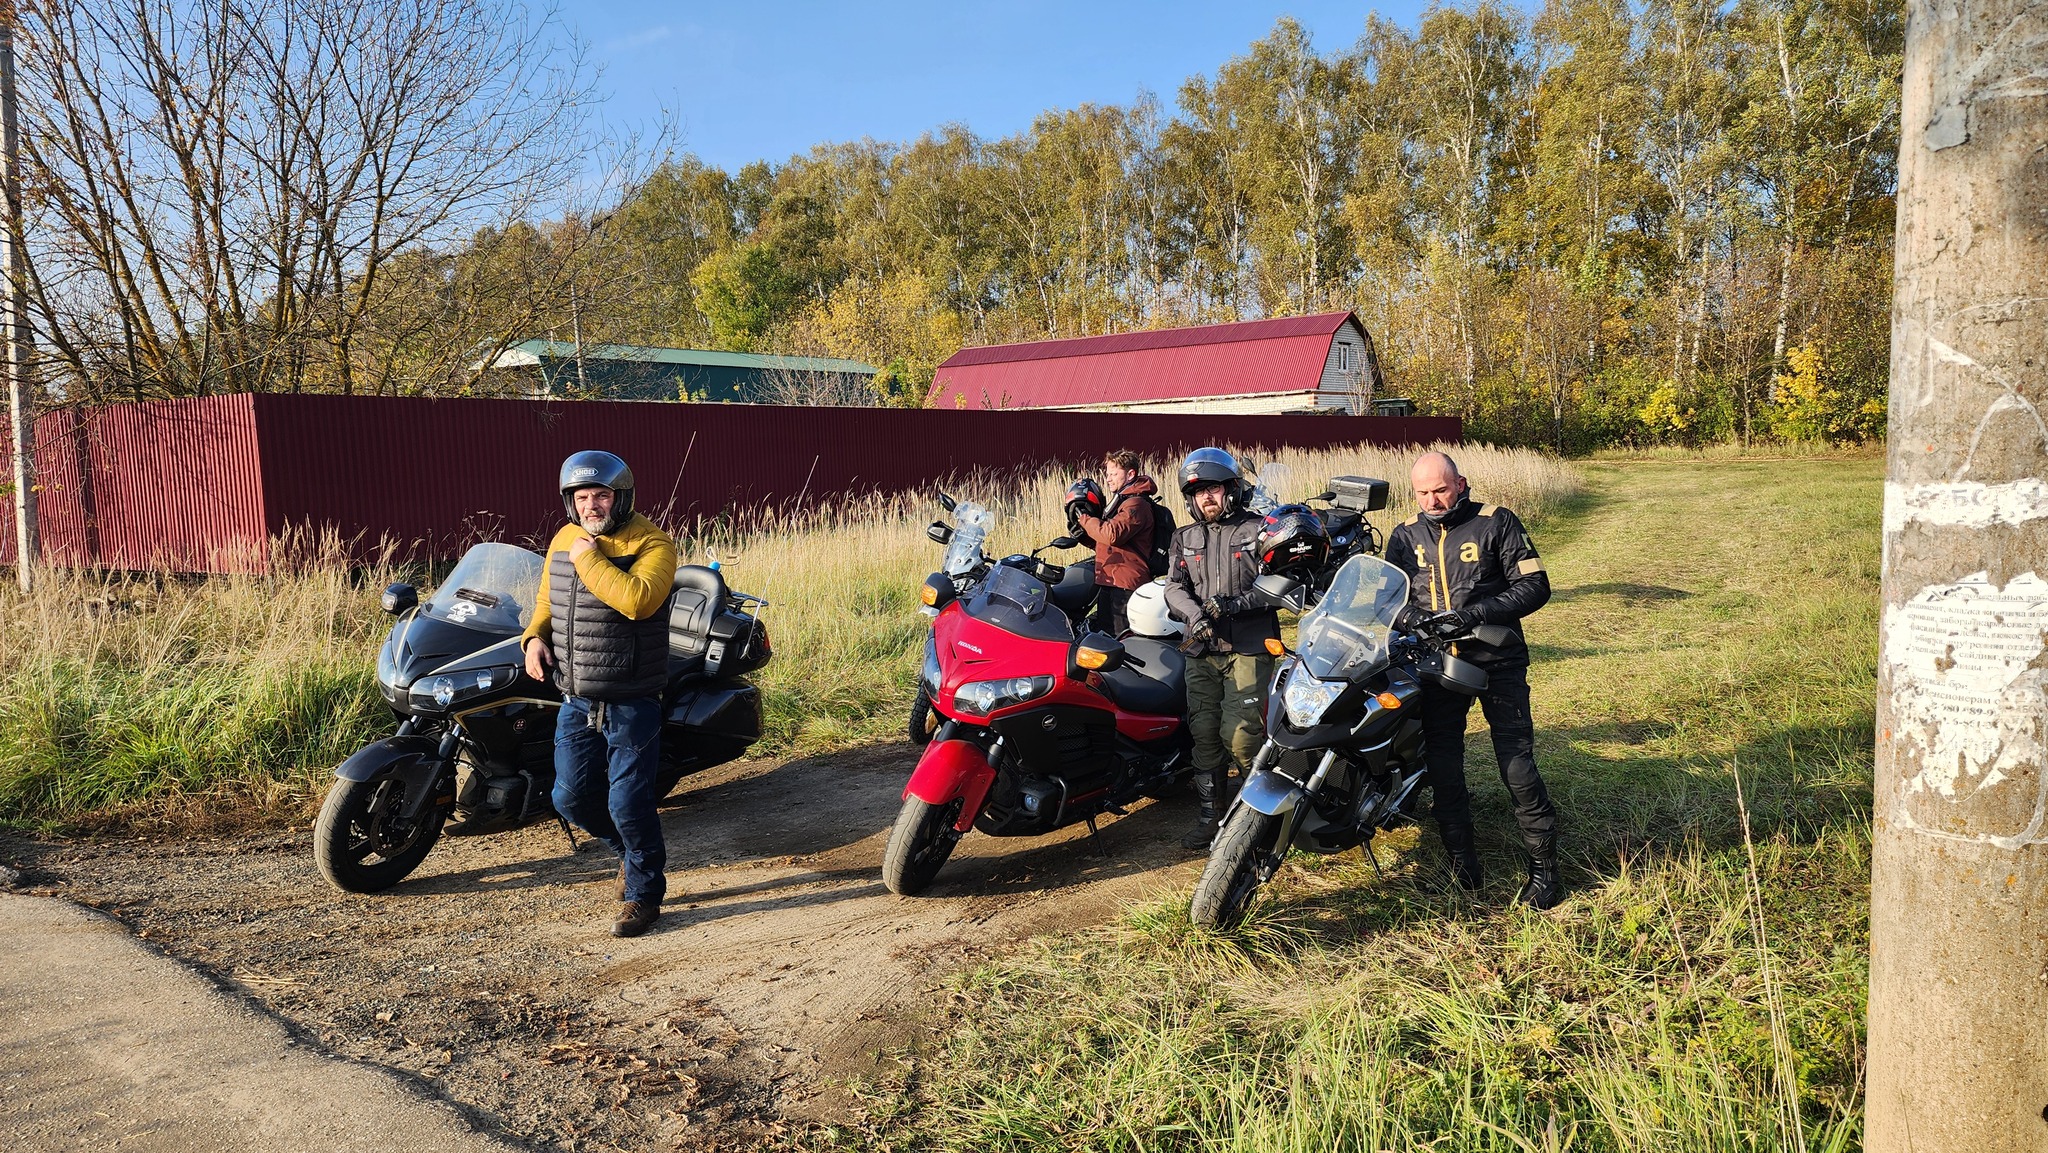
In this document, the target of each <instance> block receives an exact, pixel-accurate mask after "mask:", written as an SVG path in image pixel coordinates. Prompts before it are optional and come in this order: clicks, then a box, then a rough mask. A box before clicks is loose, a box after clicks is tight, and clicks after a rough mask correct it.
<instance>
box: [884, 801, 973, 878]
mask: <svg viewBox="0 0 2048 1153" xmlns="http://www.w3.org/2000/svg"><path fill="white" fill-rule="evenodd" d="M965 804H966V801H965V800H964V799H963V798H960V797H955V798H953V799H952V800H951V801H948V802H946V803H945V804H943V805H934V804H932V803H931V802H930V801H926V800H922V799H920V798H918V797H905V798H903V811H901V812H899V813H897V814H896V827H895V828H893V829H890V830H889V847H888V848H886V849H884V850H882V884H883V885H885V886H887V888H888V890H889V891H890V892H892V893H894V894H896V895H897V896H899V897H915V896H916V895H918V894H919V893H922V892H924V891H925V889H926V888H928V887H929V886H930V885H931V883H932V878H933V877H936V876H938V875H939V869H940V867H941V866H943V865H944V864H945V863H946V858H948V857H950V856H952V855H953V846H954V845H957V844H959V843H960V833H959V831H958V830H956V829H954V828H953V824H954V822H956V821H958V820H959V819H960V809H961V807H962V806H964V805H965Z"/></svg>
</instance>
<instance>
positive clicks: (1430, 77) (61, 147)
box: [19, 0, 1904, 451]
mask: <svg viewBox="0 0 2048 1153" xmlns="http://www.w3.org/2000/svg"><path fill="white" fill-rule="evenodd" d="M1361 26H1362V29H1363V31H1362V33H1361V34H1360V35H1359V36H1358V37H1357V39H1356V40H1355V42H1353V43H1351V44H1350V45H1348V46H1346V47H1341V48H1335V49H1323V48H1319V47H1318V46H1317V45H1316V44H1314V43H1312V41H1311V39H1310V37H1309V35H1308V33H1307V31H1306V30H1305V29H1303V28H1302V27H1301V26H1299V25H1298V24H1296V23H1295V22H1293V21H1291V20H1285V19H1283V20H1281V21H1280V22H1279V23H1278V24H1277V25H1276V26H1275V27H1274V29H1273V30H1272V32H1271V33H1270V34H1269V35H1267V36H1266V37H1265V38H1263V39H1261V40H1260V41H1258V42H1256V43H1254V44H1252V45H1251V46H1250V47H1249V48H1248V49H1247V50H1246V51H1245V52H1244V53H1243V54H1242V55H1239V56H1236V57H1234V58H1232V59H1230V60H1227V61H1224V62H1222V63H1221V64H1220V66H1219V67H1218V68H1217V69H1216V70H1215V72H1214V73H1213V74H1212V75H1206V76H1196V77H1193V78H1191V79H1189V80H1188V81H1187V82H1186V83H1185V84H1183V85H1182V87H1181V88H1180V90H1179V91H1178V92H1177V93H1175V94H1174V95H1173V97H1172V99H1171V102H1170V103H1169V102H1167V101H1165V100H1162V99H1159V98H1156V97H1153V96H1150V95H1141V96H1140V97H1139V98H1138V99H1136V100H1134V101H1133V102H1131V103H1130V104H1128V105H1094V104H1089V105H1083V106H1081V107H1078V108H1073V109H1065V110H1055V111H1049V112H1046V113H1044V114H1043V115H1041V116H1040V117H1039V118H1038V119H1037V120H1036V122H1035V123H1034V124H1033V125H1032V127H1031V128H1030V130H1029V131H1026V132H1024V133H1021V134H1018V135H1015V136H1009V137H1004V138H1000V139H985V138H982V137H978V136H976V135H975V134H973V133H972V132H971V131H969V130H967V129H966V128H964V127H960V126H947V127H944V128H940V129H938V130H935V131H933V132H931V133H929V134H927V135H925V136H922V137H920V138H919V139H917V140H914V141H909V142H879V141H874V140H862V141H859V142H854V143H842V144H828V145H820V146H818V147H816V148H814V149H812V150H811V151H810V152H809V153H808V154H806V155H802V156H796V157H791V158H789V159H787V160H786V161H783V162H780V163H774V162H769V161H761V162H756V163H753V164H748V165H746V166H745V167H742V168H740V169H739V170H737V171H732V172H728V171H724V170H722V169H720V168H717V167H715V166H711V165H707V164H705V163H703V162H701V161H700V160H698V159H697V158H695V157H693V156H691V155H689V154H688V153H687V152H683V151H679V150H674V149H668V148H663V147H661V146H660V144H659V142H658V141H657V142H654V143H653V144H651V145H650V144H649V143H647V142H644V141H643V142H640V143H638V144H636V143H634V142H630V141H628V142H624V143H621V144H618V145H617V146H616V147H614V148H613V149H612V150H611V151H610V152H606V151H605V147H604V145H603V144H602V143H601V142H598V141H596V140H595V139H594V137H593V131H594V130H593V128H592V125H593V123H594V120H593V113H594V111H595V110H596V109H597V108H598V101H597V98H596V96H595V95H594V94H593V88H592V84H591V73H590V71H589V69H588V68H587V67H586V66H585V65H584V64H583V62H582V61H581V58H580V57H579V56H577V54H576V52H575V49H574V42H573V37H572V36H569V35H568V34H567V31H566V29H564V28H563V27H562V26H561V25H560V24H559V23H557V22H555V21H554V20H553V19H551V18H549V17H547V16H546V15H545V14H541V15H540V16H533V15H530V14H528V13H526V12H524V11H523V10H519V9H513V8H508V7H507V6H506V5H504V4H501V3H497V2H494V0H379V2H377V3H363V2H361V0H222V2H221V3H219V4H210V5H179V4H175V3H173V2H172V0H79V2H77V3H73V4H68V5H52V6H42V5H37V6H34V7H33V8H31V9H28V10H26V14H25V15H24V17H23V27H22V30H21V32H20V35H19V44H20V51H21V77H22V79H21V83H22V89H23V114H22V132H23V136H22V140H23V150H24V173H25V201H24V209H25V213H26V216H27V219H28V228H29V245H28V249H29V254H30V257H31V260H32V272H31V285H30V296H31V303H32V313H33V317H34V327H35V329H36V340H37V344H38V353H39V357H40V358H41V364H42V370H43V376H44V384H45V387H46V389H47V390H48V392H49V395H50V396H51V398H52V399H54V400H63V401H78V402H97V401H108V400H120V399H131V398H138V397H156V396H183V395H196V394H205V393H214V392H237V391H340V392H357V393H382V394H408V395H456V394H477V393H488V392H490V391H492V390H493V389H495V388H500V387H503V385H502V383H501V382H500V381H499V379H498V378H497V377H496V376H495V374H489V373H479V372H477V371H476V366H477V365H478V364H480V363H482V362H484V361H486V360H488V359H489V358H490V356H491V355H493V354H494V353H495V352H497V351H500V350H502V349H503V348H505V347H507V346H509V345H510V344H514V343H518V342H520V341H524V340H528V339H533V338H553V339H556V340H565V341H566V340H579V341H582V342H586V343H599V342H608V343H621V344H638V345H664V346H679V347H700V348H701V347H708V348H719V349H727V350H734V351H756V352H777V353H792V354H806V355H822V356H835V357H849V358H854V359H859V360H864V361H867V362H868V363H871V364H875V365H879V366H883V368H884V371H883V373H882V375H881V377H879V378H878V380H877V386H876V388H877V392H876V396H875V397H874V400H875V401H876V402H878V403H899V404H920V403H926V402H927V400H928V399H929V401H930V402H931V403H943V402H944V398H943V397H934V398H927V397H926V396H925V392H926V390H927V389H928V387H929V384H930V381H931V378H932V372H933V369H934V368H935V367H936V366H937V365H938V363H939V362H940V361H942V360H944V359H945V358H946V357H947V356H948V355H950V354H951V353H952V352H953V351H955V350H956V349H958V348H960V347H961V346H963V345H973V344H988V343H1003V342H1010V341H1021V340H1039V339H1047V338H1054V337H1070V336H1086V335H1097V334H1102V333H1110V332H1120V331H1127V330H1131V329H1138V328H1156V327H1168V326H1174V325H1183V324H1197V323H1208V322H1217V321H1233V320H1244V319H1255V318H1259V317H1268V316H1280V315H1291V314H1300V313H1307V312H1319V311H1326V310H1335V309H1345V308H1348V309H1353V310H1355V311H1356V312H1357V313H1358V315H1359V316H1360V318H1361V319H1362V320H1363V322H1364V323H1365V325H1366V327H1367V328H1368V329H1369V330H1370V331H1371V332H1372V334H1373V336H1374V338H1375V340H1376V342H1377V344H1378V347H1379V352H1380V356H1381V359H1382V362H1383V366H1384V368H1385V371H1386V374H1387V378H1388V382H1389V388H1390V390H1391V391H1392V392H1393V393H1394V394H1397V395H1404V396H1408V397H1411V398H1413V399H1414V400H1415V401H1416V402H1417V403H1418V405H1419V406H1420V409H1421V411H1423V412H1425V413H1438V414H1451V415H1459V416H1462V417H1464V418H1465V419H1466V421H1467V422H1468V429H1469V433H1470V435H1471V436H1473V437H1474V438H1475V439H1486V440H1493V441H1498V442H1504V443H1513V444H1534V445H1547V446H1552V447H1555V448H1557V449H1559V450H1562V451H1583V450H1587V449H1591V448H1597V447H1601V446H1607V445H1615V444H1645V443H1701V442H1706V441H1716V440H1744V441H1747V440H1750V439H1754V438H1781V439H1798V440H1813V439H1834V440H1857V439H1863V438H1868V437H1873V436H1879V435H1881V434H1882V431H1883V420H1884V412H1883V401H1884V395H1885V385H1886V376H1887V359H1888V312H1889V304H1890V297H1891V251H1892V231H1893V198H1894V192H1895V186H1896V159H1897V140H1898V106H1899V71H1900V58H1901V50H1902V42H1903V35H1904V13H1903V9H1902V7H1901V6H1900V5H1899V4H1898V3H1897V2H1896V0H1734V2H1733V3H1726V2H1722V0H1714V2H1706V0H1644V2H1627V0H1547V2H1546V3H1544V4H1543V5H1542V6H1541V8H1540V9H1536V10H1532V11H1525V10H1522V9H1518V8H1513V7H1509V6H1506V5H1503V4H1499V3H1496V2H1493V0H1480V2H1478V3H1473V4H1470V5H1466V6H1459V7H1436V8H1432V9H1430V10H1429V11H1428V12H1426V13H1425V14H1424V15H1423V17H1422V18H1421V20H1420V22H1419V23H1418V24H1417V26H1415V27H1414V28H1412V29H1411V28H1403V27H1400V26H1398V25H1396V24H1393V23H1390V22H1388V21H1385V20H1383V19H1381V18H1379V17H1377V16H1369V15H1363V14H1361ZM735 98H736V99H742V98H744V94H735ZM599 153H602V154H603V155H604V156H605V157H606V159H605V160H604V161H602V162H599V163H595V164H594V163H593V160H592V157H593V155H594V154H599ZM594 170H596V175H593V171H594ZM565 190H568V191H566V192H565Z"/></svg>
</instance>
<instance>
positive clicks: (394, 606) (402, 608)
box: [384, 581, 420, 616]
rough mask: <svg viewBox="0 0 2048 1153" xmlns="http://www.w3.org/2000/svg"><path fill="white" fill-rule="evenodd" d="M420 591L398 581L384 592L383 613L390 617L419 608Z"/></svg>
mask: <svg viewBox="0 0 2048 1153" xmlns="http://www.w3.org/2000/svg"><path fill="white" fill-rule="evenodd" d="M419 603H420V590H418V589H416V588H414V587H412V586H411V585H409V584H406V583H405V582H404V581H400V582H398V583H397V584H394V585H391V586H389V587H387V588H386V589H385V590H384V611H385V612H387V613H390V614H391V615H392V616H397V615H399V614H400V613H406V612H411V611H412V610H413V609H416V608H418V607H419Z"/></svg>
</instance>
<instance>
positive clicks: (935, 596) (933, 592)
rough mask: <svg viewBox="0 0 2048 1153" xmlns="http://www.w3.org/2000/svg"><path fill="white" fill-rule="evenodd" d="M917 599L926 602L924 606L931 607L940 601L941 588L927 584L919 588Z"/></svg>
mask: <svg viewBox="0 0 2048 1153" xmlns="http://www.w3.org/2000/svg"><path fill="white" fill-rule="evenodd" d="M917 599H918V600H921V601H923V602H924V607H926V608H930V607H932V606H933V605H935V604H938V603H939V590H937V589H935V588H933V587H932V586H930V585H925V586H923V587H922V588H920V589H918V590H917Z"/></svg>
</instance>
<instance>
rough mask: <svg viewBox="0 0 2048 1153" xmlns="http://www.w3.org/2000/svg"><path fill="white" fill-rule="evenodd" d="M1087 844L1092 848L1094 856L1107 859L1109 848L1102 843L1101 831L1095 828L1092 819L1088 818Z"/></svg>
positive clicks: (1093, 819)
mask: <svg viewBox="0 0 2048 1153" xmlns="http://www.w3.org/2000/svg"><path fill="white" fill-rule="evenodd" d="M1088 844H1089V845H1090V846H1092V847H1093V848H1094V850H1095V855H1096V856H1098V857H1101V858H1103V859H1104V860H1108V859H1109V856H1110V852H1109V846H1108V845H1106V844H1104V843H1103V840H1102V830H1101V829H1098V828H1096V827H1095V818H1094V817H1089V818H1088Z"/></svg>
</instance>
